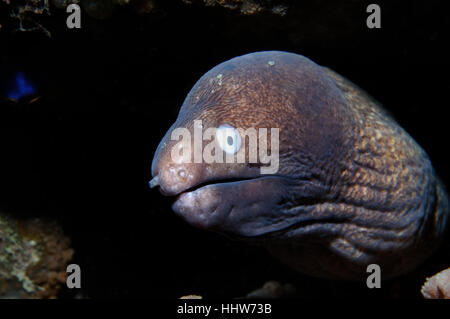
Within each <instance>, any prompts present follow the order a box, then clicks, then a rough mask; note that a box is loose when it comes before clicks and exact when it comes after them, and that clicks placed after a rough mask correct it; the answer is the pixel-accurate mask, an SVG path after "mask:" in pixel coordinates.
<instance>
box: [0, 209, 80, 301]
mask: <svg viewBox="0 0 450 319" xmlns="http://www.w3.org/2000/svg"><path fill="white" fill-rule="evenodd" d="M69 244H70V242H69V239H68V238H66V237H65V236H64V235H63V233H62V230H61V227H60V226H59V225H58V224H57V223H56V222H50V221H44V220H41V219H37V218H34V219H28V220H15V219H13V218H12V217H10V216H8V215H3V214H0V298H56V297H57V293H58V291H59V289H60V288H61V286H62V284H64V283H65V280H66V267H67V265H68V263H69V261H70V260H71V259H72V255H73V250H72V249H71V248H69Z"/></svg>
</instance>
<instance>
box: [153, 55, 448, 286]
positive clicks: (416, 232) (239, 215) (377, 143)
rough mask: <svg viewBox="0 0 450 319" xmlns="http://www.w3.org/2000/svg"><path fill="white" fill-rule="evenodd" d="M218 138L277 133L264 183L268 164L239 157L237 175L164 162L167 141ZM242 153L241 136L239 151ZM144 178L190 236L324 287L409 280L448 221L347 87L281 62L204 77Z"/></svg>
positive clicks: (368, 107)
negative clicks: (197, 232)
mask: <svg viewBox="0 0 450 319" xmlns="http://www.w3.org/2000/svg"><path fill="white" fill-rule="evenodd" d="M196 121H197V122H196ZM198 121H201V126H200V128H196V127H195V125H196V124H195V123H199V122H198ZM224 126H225V127H227V128H230V129H231V130H233V129H236V130H235V131H234V132H242V131H238V130H237V128H240V129H243V130H246V129H249V128H255V129H256V130H257V131H258V132H261V131H260V130H259V129H261V128H266V129H267V130H268V131H270V129H271V128H278V129H279V134H278V141H279V143H278V146H277V147H278V148H277V150H276V154H277V155H278V156H277V158H278V163H277V171H276V172H272V173H270V174H267V173H266V174H263V173H262V168H263V167H265V166H267V165H266V163H267V162H266V163H262V160H261V161H260V160H259V159H258V161H257V162H256V163H255V162H251V163H250V161H249V154H247V155H246V157H245V159H246V160H245V162H243V163H242V162H241V163H228V162H223V163H220V162H218V161H217V162H212V163H205V162H204V161H201V162H199V161H198V160H197V161H196V160H194V159H193V157H194V156H189V159H191V161H180V160H179V159H174V158H173V154H174V153H173V149H174V148H176V147H178V148H180V139H178V140H177V139H176V138H175V139H174V134H173V133H174V131H175V129H177V128H184V129H185V130H187V131H189V132H190V133H192V136H194V133H195V132H194V131H195V130H196V129H200V131H201V132H205V130H206V129H207V128H210V127H211V128H220V127H224ZM228 132H230V131H228ZM232 132H233V131H232ZM270 132H272V131H270ZM175 135H176V134H175ZM270 135H271V136H272V133H271V134H270ZM217 136H218V135H216V136H215V138H216V139H218V137H217ZM231 136H232V137H233V138H241V137H242V136H233V134H231ZM213 139H214V137H212V138H211V140H213ZM269 140H270V141H272V140H271V139H269V137H267V143H268V144H269V145H268V147H269V149H270V146H271V145H272V144H271V143H272V142H269ZM228 141H229V142H230V145H232V144H233V141H232V140H228ZM184 143H185V144H184V145H185V146H189V147H188V148H186V150H191V151H192V152H193V150H194V149H195V148H196V147H198V146H195V145H194V141H193V139H189V140H187V141H186V140H185V141H184ZM202 143H203V144H202V145H201V146H202V147H205V144H206V143H208V141H203V142H202ZM249 143H250V142H249V139H247V138H246V137H245V136H243V137H242V143H241V145H237V146H238V148H242V147H244V148H245V147H246V146H249V149H250V145H248V144H249ZM273 145H275V144H273ZM235 146H236V145H235ZM260 147H261V145H260V144H258V149H259V148H260ZM224 150H225V148H224V149H223V150H222V149H220V148H218V149H216V150H215V152H214V154H218V153H216V152H223V154H225V151H224ZM270 151H271V152H272V151H273V153H271V154H275V150H271V149H270ZM188 155H189V154H188ZM225 155H226V154H225ZM185 159H186V158H185ZM152 176H153V180H152V181H151V182H150V186H152V187H154V186H159V188H160V190H161V192H162V193H163V194H165V195H169V196H177V197H176V201H175V203H174V204H173V207H172V208H173V210H174V211H175V213H176V214H178V215H180V216H182V217H183V218H184V219H185V220H186V221H187V222H189V223H190V224H192V225H194V226H196V227H200V228H203V229H208V230H212V231H216V232H220V233H223V234H226V235H228V236H231V237H235V238H238V239H242V240H248V241H252V242H261V243H262V244H263V245H265V246H266V247H267V248H268V249H269V251H270V252H271V253H272V254H273V255H274V256H276V257H277V258H279V259H281V260H282V261H284V262H285V263H287V264H288V265H290V266H291V267H293V268H295V269H297V270H298V271H300V272H302V273H305V274H309V275H312V276H316V277H322V278H334V279H345V280H360V279H362V278H366V276H367V266H368V265H369V264H378V265H380V267H381V271H382V275H383V279H386V278H390V277H394V276H397V275H400V274H403V273H406V272H409V271H411V270H413V269H414V268H416V267H417V266H418V265H419V264H421V263H422V262H423V261H424V260H425V259H426V258H427V257H429V256H430V255H431V254H432V253H433V251H434V250H435V249H436V248H437V247H438V245H439V242H440V241H441V240H442V238H443V235H444V231H445V228H446V224H447V219H448V218H447V217H448V197H447V194H446V191H445V188H444V186H443V184H442V183H441V182H440V180H439V178H438V177H437V176H436V173H435V171H434V169H433V167H432V165H431V163H430V159H429V158H428V156H427V155H426V153H425V151H424V150H423V149H422V148H421V147H420V146H419V145H418V144H417V143H416V142H415V141H414V140H413V138H412V137H411V136H410V135H408V133H406V132H405V130H404V129H402V128H401V127H400V126H399V125H398V124H397V123H396V122H395V120H394V119H393V118H392V117H391V116H390V115H389V114H388V113H387V112H386V111H385V110H384V109H383V108H382V107H381V106H380V105H379V104H378V103H377V102H376V101H375V100H373V99H372V98H371V97H370V96H369V95H367V94H366V93H365V92H364V91H362V90H361V89H360V88H358V87H357V86H356V85H354V84H353V83H351V82H350V81H348V80H347V79H345V78H343V77H342V76H340V75H338V74H337V73H335V72H333V71H331V70H329V69H327V68H325V67H321V66H319V65H317V64H316V63H314V62H312V61H311V60H309V59H308V58H305V57H303V56H301V55H297V54H293V53H287V52H280V51H267V52H255V53H251V54H247V55H244V56H240V57H236V58H234V59H231V60H229V61H226V62H224V63H222V64H219V65H217V66H216V67H214V68H213V69H211V70H210V71H208V72H207V73H206V74H205V75H203V76H202V77H201V79H200V80H199V81H198V82H197V83H196V84H195V85H194V87H193V88H192V89H191V91H190V92H189V94H188V95H187V97H186V99H185V101H184V103H183V105H182V107H181V110H180V112H179V115H178V118H177V120H176V122H175V123H174V124H173V126H172V127H171V128H170V129H169V131H168V132H167V133H166V135H165V136H164V138H163V139H162V141H161V143H160V144H159V146H158V149H157V151H156V154H155V157H154V159H153V163H152Z"/></svg>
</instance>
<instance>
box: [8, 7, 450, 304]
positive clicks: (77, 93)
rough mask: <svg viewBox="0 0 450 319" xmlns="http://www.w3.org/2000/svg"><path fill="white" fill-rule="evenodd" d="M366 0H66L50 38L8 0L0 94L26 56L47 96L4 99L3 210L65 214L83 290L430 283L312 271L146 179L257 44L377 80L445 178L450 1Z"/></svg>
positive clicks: (334, 291) (321, 291)
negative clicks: (192, 104)
mask: <svg viewBox="0 0 450 319" xmlns="http://www.w3.org/2000/svg"><path fill="white" fill-rule="evenodd" d="M368 3H370V2H364V1H341V2H337V1H306V2H304V3H303V2H302V3H297V4H291V5H290V7H289V9H288V13H287V14H286V15H285V16H277V15H274V14H272V13H270V12H266V13H260V14H257V15H254V16H245V15H241V14H240V13H239V12H237V11H232V10H228V9H224V8H220V7H207V8H206V7H203V6H200V5H192V6H189V5H185V4H183V3H182V2H181V1H167V2H165V3H164V5H163V6H161V7H159V8H158V9H157V10H155V11H154V12H152V13H150V14H148V15H137V14H136V13H135V12H134V11H132V10H127V8H125V7H124V8H120V9H119V10H117V11H116V12H115V14H114V15H113V16H112V17H111V18H109V19H107V20H96V19H93V18H91V17H89V16H88V15H86V14H83V15H82V28H81V30H68V29H67V28H66V27H65V19H66V14H65V12H64V11H63V10H59V11H58V10H55V11H54V12H52V15H51V16H45V15H43V16H41V17H37V19H38V20H39V22H40V23H41V24H42V25H44V26H46V27H47V28H48V29H49V31H51V33H52V36H51V38H48V37H46V36H45V35H44V34H43V33H41V32H13V30H14V28H16V27H17V21H15V20H12V19H10V18H9V12H8V10H7V9H6V8H5V6H2V7H0V24H2V30H1V31H0V40H1V42H0V67H1V69H0V72H1V73H0V77H1V78H0V81H1V84H2V85H3V88H2V87H1V86H0V93H3V94H4V93H5V91H4V90H3V89H4V87H6V84H7V83H8V82H9V81H10V80H11V78H12V77H13V74H14V73H15V72H17V71H24V72H25V73H26V74H27V76H28V77H29V78H30V79H31V80H32V81H33V82H34V83H35V84H36V86H37V87H38V95H39V96H40V97H41V98H40V100H38V101H37V102H34V103H28V101H27V100H24V101H20V102H19V103H16V104H13V103H9V102H7V101H5V100H1V102H0V103H1V105H0V157H1V159H0V163H1V166H0V210H1V211H4V212H10V213H12V214H14V215H16V216H20V217H23V218H26V217H31V216H47V217H50V218H54V219H56V220H58V221H60V223H61V224H62V226H63V228H64V231H65V233H66V234H67V235H68V236H69V237H70V238H71V240H72V246H73V247H74V249H75V257H74V262H75V263H78V264H79V265H80V266H81V269H82V276H83V277H82V285H83V286H82V289H81V291H77V292H74V291H69V290H64V291H62V294H61V296H62V297H68V298H69V297H74V296H79V297H88V298H135V297H143V298H148V297H170V298H175V297H180V296H182V295H187V294H200V295H203V296H205V297H239V296H243V295H245V294H246V293H248V292H249V291H251V290H253V289H255V288H257V287H260V286H262V284H263V283H264V282H266V281H267V280H279V281H281V282H282V283H292V284H294V285H295V286H296V287H297V290H298V292H297V295H298V296H299V297H305V298H319V297H320V298H328V297H347V296H352V297H367V296H371V297H380V298H390V297H412V298H418V297H419V288H420V282H417V281H414V280H413V278H412V277H408V276H406V277H402V278H400V279H398V280H396V281H393V282H388V283H387V284H386V285H385V286H383V288H385V289H381V290H379V291H369V290H368V289H367V288H366V287H365V283H336V282H329V281H323V280H316V279H311V278H308V277H303V276H299V275H298V274H296V273H294V272H293V271H291V270H289V269H288V268H287V267H285V266H284V265H282V264H280V263H279V262H278V261H276V260H274V259H271V257H270V256H269V255H268V254H267V253H266V252H265V251H264V250H263V249H261V248H259V247H252V246H247V245H244V244H242V243H240V242H235V241H232V240H229V239H227V238H223V237H222V236H219V235H216V234H213V233H207V232H203V231H199V230H196V229H194V228H192V227H190V226H189V225H187V224H186V223H184V222H183V221H182V220H180V219H179V218H177V217H176V216H175V215H174V214H173V213H172V212H171V209H170V202H171V200H170V199H168V198H165V197H163V196H162V195H160V194H159V192H158V191H156V190H149V189H148V181H149V180H150V178H151V174H150V165H151V160H152V157H153V154H154V151H155V149H156V147H157V145H158V143H159V141H160V139H161V138H162V136H163V135H164V133H165V132H166V130H167V129H168V128H169V126H170V125H171V124H172V123H173V121H174V120H175V118H176V115H177V112H178V109H179V107H180V106H181V104H182V102H183V100H184V97H185V96H186V94H187V93H188V92H189V90H190V88H191V87H192V86H193V85H194V83H195V82H196V81H197V80H198V79H199V78H200V76H201V75H203V74H204V73H205V72H206V71H208V70H209V69H210V68H212V67H213V66H215V65H216V64H218V63H220V62H223V61H225V60H227V59H230V58H232V57H235V56H238V55H242V54H245V53H249V52H253V51H260V50H285V51H291V52H295V53H299V54H302V55H305V56H307V57H309V58H311V59H312V60H313V61H315V62H317V63H319V64H321V65H325V66H327V67H330V68H331V69H334V70H335V71H337V72H338V73H340V74H342V75H343V76H345V77H347V78H349V79H350V80H352V81H353V82H355V83H356V84H358V85H359V86H361V87H362V88H364V89H365V90H367V91H368V92H369V93H370V94H371V95H373V96H374V97H375V98H377V99H378V100H379V101H380V102H381V103H383V104H384V105H385V107H386V108H387V109H388V110H389V111H391V112H392V113H393V114H394V116H395V117H396V119H397V120H398V122H399V123H400V124H401V125H402V126H403V127H404V128H405V129H406V130H407V131H408V132H409V133H410V134H411V135H412V136H413V137H414V138H415V139H416V140H417V141H418V142H419V144H420V145H421V146H422V147H423V148H424V149H425V150H426V151H427V153H428V154H429V156H430V157H431V160H432V162H433V164H434V167H435V169H436V171H437V172H438V174H439V176H440V177H441V178H442V179H443V180H444V182H445V183H446V184H447V185H448V184H449V182H450V175H449V174H450V170H449V168H448V160H447V147H448V140H447V139H448V126H449V125H448V118H447V108H448V106H449V103H448V92H449V91H450V80H449V73H448V72H449V66H450V63H449V61H448V57H449V51H448V50H447V47H446V46H447V43H448V42H449V33H448V31H449V19H448V18H447V16H446V15H447V14H448V12H449V11H448V9H449V6H448V5H446V4H444V3H445V1H391V2H389V3H383V2H381V1H378V2H376V3H378V4H380V5H381V8H382V28H381V30H374V29H373V30H369V29H368V28H367V27H366V26H365V20H366V17H367V13H366V12H365V8H366V6H367V4H368ZM2 90H3V91H2ZM439 254H440V256H441V257H442V256H443V255H444V254H445V256H444V260H445V261H449V258H448V255H447V254H446V253H445V252H442V250H441V252H440V253H439ZM445 258H446V259H445ZM441 260H442V259H439V261H438V262H437V265H438V266H441V262H442V261H441ZM438 266H437V267H438ZM447 266H448V264H447ZM428 275H430V274H428ZM399 287H400V288H399Z"/></svg>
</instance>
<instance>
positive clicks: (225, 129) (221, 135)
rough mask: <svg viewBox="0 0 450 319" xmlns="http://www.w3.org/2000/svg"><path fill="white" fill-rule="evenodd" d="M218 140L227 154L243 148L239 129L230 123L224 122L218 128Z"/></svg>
mask: <svg viewBox="0 0 450 319" xmlns="http://www.w3.org/2000/svg"><path fill="white" fill-rule="evenodd" d="M216 140H217V142H218V144H219V146H220V148H221V149H222V150H223V151H224V152H225V153H227V154H235V153H236V152H237V151H239V149H240V148H241V135H240V134H239V131H238V130H237V129H235V128H234V127H232V126H231V125H228V124H222V125H220V126H219V127H218V128H217V130H216Z"/></svg>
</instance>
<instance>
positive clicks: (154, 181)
mask: <svg viewBox="0 0 450 319" xmlns="http://www.w3.org/2000/svg"><path fill="white" fill-rule="evenodd" d="M158 185H159V176H158V175H156V176H155V177H153V178H152V180H151V181H150V182H148V186H150V188H154V187H156V186H158Z"/></svg>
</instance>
